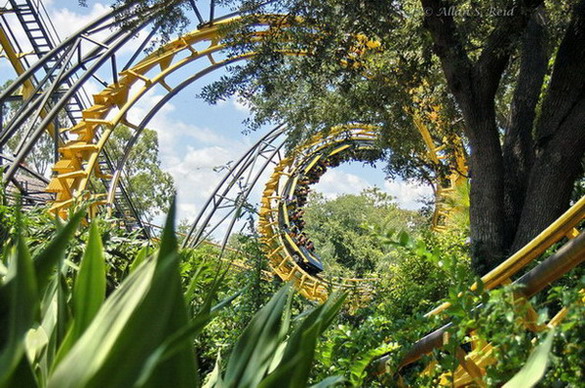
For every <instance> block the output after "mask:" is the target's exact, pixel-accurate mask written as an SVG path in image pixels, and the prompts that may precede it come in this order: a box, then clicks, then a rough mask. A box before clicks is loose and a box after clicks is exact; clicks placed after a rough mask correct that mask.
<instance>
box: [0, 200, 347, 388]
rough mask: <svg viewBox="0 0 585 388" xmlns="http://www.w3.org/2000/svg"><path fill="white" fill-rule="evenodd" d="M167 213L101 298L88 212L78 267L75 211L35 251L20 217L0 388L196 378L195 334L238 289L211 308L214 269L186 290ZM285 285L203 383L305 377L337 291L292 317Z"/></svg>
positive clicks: (99, 251) (300, 383)
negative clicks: (206, 282)
mask: <svg viewBox="0 0 585 388" xmlns="http://www.w3.org/2000/svg"><path fill="white" fill-rule="evenodd" d="M174 214H175V207H174V206H173V207H172V209H171V211H170V214H169V217H168V219H167V223H166V226H165V228H164V231H163V233H162V238H161V242H160V246H159V248H158V250H156V251H155V252H154V253H153V254H150V255H149V254H148V252H147V250H146V249H145V250H143V251H141V252H140V253H139V254H138V255H137V256H136V258H135V259H134V261H133V262H132V264H131V265H130V268H131V270H130V274H129V275H128V276H127V277H126V278H125V279H124V280H123V281H122V283H121V284H120V286H119V287H118V288H117V289H116V290H114V291H113V292H112V293H111V294H110V295H109V296H108V297H107V298H106V264H105V259H104V257H105V256H104V250H103V247H102V242H101V237H100V232H99V228H98V224H97V221H94V222H93V223H92V225H91V227H90V232H89V238H88V241H87V246H86V247H85V251H84V254H83V257H82V259H81V262H80V263H79V266H78V267H77V265H75V264H74V263H71V262H70V261H69V260H67V258H66V256H67V252H68V245H69V243H70V241H71V240H72V237H73V236H74V235H75V233H76V231H77V229H78V227H79V225H80V223H81V220H82V219H83V218H84V217H85V212H84V211H79V212H78V213H76V214H74V215H73V216H72V217H71V219H70V221H69V222H68V223H67V224H66V225H65V226H62V227H61V228H60V230H59V231H58V232H57V233H56V234H55V236H54V237H53V238H52V240H51V241H50V242H48V243H47V244H46V247H45V248H44V249H42V250H41V251H40V252H39V253H38V254H36V255H34V257H31V254H30V252H29V249H28V247H27V242H26V239H25V237H24V235H23V229H24V228H23V226H22V220H21V219H20V218H18V219H17V226H16V237H15V238H14V242H13V243H11V244H10V246H6V247H4V250H3V252H5V254H4V256H3V257H2V259H3V260H2V261H3V264H5V265H6V268H7V272H6V274H5V276H4V277H3V278H2V279H1V280H2V281H1V284H0V313H1V314H0V317H2V318H1V321H0V323H1V325H0V346H1V350H0V387H15V386H19V387H21V386H31V387H59V388H61V387H130V386H135V387H160V386H173V387H197V386H200V385H201V381H202V380H203V378H202V377H201V376H200V373H199V371H198V367H197V361H196V360H197V359H196V355H195V349H194V347H193V341H194V339H195V338H196V337H197V336H198V335H199V334H200V333H201V332H202V331H203V330H204V328H205V327H206V326H207V325H208V324H209V323H210V322H211V321H212V319H213V318H214V317H215V316H217V314H218V312H219V311H220V310H221V308H222V307H224V306H225V305H227V304H229V303H230V302H231V301H232V300H233V299H235V298H236V297H237V295H238V294H236V295H233V296H231V297H228V298H226V299H225V300H223V301H221V302H219V303H217V304H215V305H214V303H215V302H214V301H215V300H216V297H217V291H218V288H219V285H220V284H221V282H222V280H223V278H222V276H221V275H218V276H216V278H215V280H214V281H213V283H212V284H211V286H208V287H207V288H206V289H205V290H206V291H205V295H197V297H195V295H194V292H193V290H194V289H195V287H193V286H191V287H189V288H188V289H187V291H186V292H185V293H184V292H183V287H182V283H181V278H180V275H179V254H178V248H177V240H176V237H175V232H174V226H173V225H174V221H175V219H174ZM196 281H197V279H194V281H193V282H196ZM291 292H292V291H291V289H290V287H289V286H286V287H284V288H283V289H282V290H280V291H279V292H278V293H277V294H276V295H274V297H273V298H272V299H271V300H270V301H269V302H268V303H267V304H266V306H265V307H264V308H262V309H261V310H260V311H259V312H258V313H257V314H256V316H255V317H254V318H253V319H252V320H251V322H250V324H249V326H248V327H247V328H246V329H245V331H244V333H243V334H242V336H241V338H240V339H239V341H238V342H237V344H236V345H235V347H234V350H233V352H232V355H231V356H230V357H229V360H228V363H227V365H226V367H225V371H224V372H220V363H219V362H218V364H217V368H216V370H215V371H214V373H212V375H210V376H208V377H207V378H206V380H207V385H208V386H215V387H224V386H226V387H240V386H241V387H244V386H265V387H269V386H274V385H275V384H280V383H281V382H282V381H287V382H288V385H289V386H291V387H305V386H307V382H308V379H309V371H310V367H311V364H312V361H313V356H314V349H315V345H316V342H317V338H318V336H319V335H320V334H321V333H322V332H323V331H324V330H325V328H326V327H327V326H329V324H330V323H331V321H332V320H333V319H334V317H335V316H336V314H337V312H338V310H339V309H340V307H341V304H342V303H343V300H344V297H336V298H332V299H331V300H330V301H329V302H327V303H326V304H324V305H322V306H319V307H317V308H315V309H314V310H312V311H310V312H308V313H306V314H304V315H302V316H301V317H300V318H297V319H294V320H293V319H291V309H290V299H291V298H290V297H291ZM195 300H197V301H199V302H198V303H196V302H195V305H193V303H194V301H195ZM188 305H189V308H187V306H188ZM193 306H195V307H193ZM291 327H292V328H293V329H292V330H291ZM289 332H290V333H289ZM338 381H339V380H338V379H331V380H328V381H325V382H324V384H323V385H322V386H327V385H330V384H334V383H336V382H338Z"/></svg>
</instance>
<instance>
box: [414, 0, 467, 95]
mask: <svg viewBox="0 0 585 388" xmlns="http://www.w3.org/2000/svg"><path fill="white" fill-rule="evenodd" d="M421 3H422V6H423V8H424V11H425V25H426V28H427V29H428V30H429V31H430V33H431V37H432V38H433V43H434V51H435V53H436V54H437V55H438V56H439V58H440V59H441V63H442V66H443V71H444V72H445V76H446V78H447V82H448V83H449V86H450V88H451V91H452V92H453V94H455V95H457V94H460V93H469V91H470V87H471V84H472V79H471V69H472V65H471V61H470V59H469V57H468V55H467V52H466V51H465V47H464V43H463V41H462V40H461V37H460V35H459V32H458V31H457V25H456V24H455V21H454V20H453V16H452V15H450V14H449V13H446V12H443V10H445V9H449V8H450V6H451V5H450V3H449V2H448V1H443V0H421Z"/></svg>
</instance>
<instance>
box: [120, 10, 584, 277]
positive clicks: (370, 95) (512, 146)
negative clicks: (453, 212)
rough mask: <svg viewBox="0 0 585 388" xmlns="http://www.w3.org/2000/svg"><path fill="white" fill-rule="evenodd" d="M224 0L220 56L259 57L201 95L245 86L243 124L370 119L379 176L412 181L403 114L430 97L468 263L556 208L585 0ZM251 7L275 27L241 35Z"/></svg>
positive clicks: (573, 122) (517, 238)
mask: <svg viewBox="0 0 585 388" xmlns="http://www.w3.org/2000/svg"><path fill="white" fill-rule="evenodd" d="M122 2H124V3H125V2H127V1H122ZM146 3H148V4H151V3H152V4H153V3H156V1H148V2H146ZM225 3H228V4H230V5H234V6H239V7H242V8H243V9H245V10H253V12H249V13H248V15H249V16H248V18H247V21H246V22H243V23H241V25H240V26H239V28H237V29H236V30H235V32H234V33H232V34H228V36H227V38H226V44H228V45H232V46H233V47H234V48H233V49H232V54H233V55H237V54H240V53H242V52H249V51H251V50H253V51H255V52H257V53H258V55H257V56H256V57H254V58H253V59H252V60H250V61H248V63H247V64H245V65H238V66H233V67H232V69H231V70H232V71H231V74H230V76H227V77H224V78H223V79H222V80H220V81H219V82H216V83H214V84H213V85H211V86H210V87H208V88H207V89H206V90H204V92H203V96H204V97H206V98H207V99H208V100H209V101H212V102H214V101H217V100H218V99H222V98H225V97H227V96H229V95H234V94H238V95H240V96H243V97H245V98H248V99H249V100H250V101H251V103H252V110H253V112H254V117H253V118H252V119H251V120H250V121H249V123H250V125H251V127H252V128H257V127H259V126H260V125H261V124H263V123H265V122H268V121H286V122H287V124H288V125H289V126H290V128H292V130H291V132H292V135H293V137H294V138H296V139H299V138H304V137H305V136H307V133H311V132H314V131H318V130H324V129H326V128H328V127H330V126H331V125H336V124H342V123H347V122H355V121H360V122H367V123H374V124H377V125H380V126H381V127H382V132H383V135H384V138H385V142H386V143H385V146H386V147H387V148H389V149H390V150H391V152H390V153H388V155H389V157H388V161H389V162H390V164H389V166H388V172H389V174H391V175H401V176H405V177H410V178H412V177H417V178H420V179H423V178H424V177H425V176H427V175H428V169H427V168H426V167H427V166H426V165H425V163H424V160H423V161H421V159H420V158H419V157H418V156H417V155H420V154H421V150H423V149H424V145H423V143H422V141H420V137H419V135H418V133H417V132H416V130H415V129H414V126H413V123H412V117H411V116H410V115H409V114H407V113H408V111H409V110H410V108H412V107H415V108H418V105H419V103H418V100H419V96H413V94H412V91H413V90H421V92H422V94H423V97H424V98H426V97H428V96H430V97H431V100H432V101H434V103H435V104H436V105H438V106H440V107H441V110H440V114H441V115H442V116H444V120H441V121H442V122H446V123H458V124H453V125H450V126H449V128H443V130H444V131H447V132H449V131H451V132H454V133H458V134H460V135H462V136H463V138H464V141H465V145H466V148H467V150H468V151H469V154H470V155H469V164H470V175H471V191H470V196H471V198H470V230H471V231H470V234H471V240H472V255H473V258H474V265H475V268H476V270H477V271H478V272H479V273H485V272H486V271H488V270H489V269H491V268H493V267H494V266H495V265H497V264H498V263H499V262H501V261H502V260H503V259H504V257H506V256H507V255H509V254H511V253H513V252H514V251H516V250H517V249H519V248H520V247H521V246H523V245H524V244H525V243H527V242H528V241H529V240H530V239H531V238H533V237H534V236H535V235H536V234H537V233H539V232H540V231H541V230H543V229H544V228H545V227H546V226H548V225H549V224H550V223H551V222H552V221H553V220H555V219H556V218H557V217H558V216H559V215H560V214H561V213H562V212H563V211H564V210H565V209H566V208H567V207H568V205H569V203H570V198H571V194H572V191H573V189H574V183H575V182H576V181H577V180H578V179H579V178H580V177H581V176H582V174H583V165H582V162H583V155H584V153H585V136H584V135H583V125H582V123H583V118H584V117H583V116H584V115H585V93H584V90H585V71H584V70H585V69H584V67H585V39H584V38H585V36H584V35H585V23H584V19H585V0H578V1H572V2H569V1H560V2H559V1H550V0H492V1H489V2H479V1H476V0H420V1H419V0H402V1H384V2H382V1H366V0H360V1H357V0H356V1H342V0H325V1H322V0H321V1H315V0H308V1H300V0H278V1H271V2H260V1H253V0H252V1H249V0H232V1H229V0H228V1H226V2H225ZM261 13H279V14H281V15H283V16H282V19H281V20H280V21H279V22H278V23H276V24H278V25H280V26H285V27H284V28H275V29H272V30H270V32H271V33H269V34H266V38H265V39H263V40H261V41H258V40H254V41H249V40H248V41H247V40H246V39H245V37H246V32H251V31H254V29H255V28H256V27H254V26H253V25H254V22H255V21H256V20H257V17H256V16H254V15H256V14H261ZM163 17H164V16H163ZM363 37H365V39H363ZM368 42H379V43H381V46H380V48H379V49H374V48H373V47H374V46H375V45H368ZM291 51H298V52H303V53H308V54H310V55H302V56H287V55H285V54H284V52H291ZM441 137H442V135H440V136H438V138H441Z"/></svg>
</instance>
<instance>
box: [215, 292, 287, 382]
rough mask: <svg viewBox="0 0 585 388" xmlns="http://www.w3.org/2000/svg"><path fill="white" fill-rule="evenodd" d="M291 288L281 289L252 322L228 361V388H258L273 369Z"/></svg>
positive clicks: (226, 375)
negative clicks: (270, 367) (272, 360)
mask: <svg viewBox="0 0 585 388" xmlns="http://www.w3.org/2000/svg"><path fill="white" fill-rule="evenodd" d="M289 292H290V285H286V286H285V287H283V288H282V289H280V290H279V291H278V292H277V293H276V294H275V295H274V296H273V297H272V299H270V301H269V302H268V303H267V304H266V305H265V306H264V307H263V308H262V309H260V311H258V313H256V315H255V316H254V318H252V320H251V321H250V323H249V324H248V326H247V327H246V329H245V330H244V332H243V333H242V335H241V336H240V338H239V339H238V342H237V343H236V345H235V346H234V349H233V350H232V353H231V355H230V357H229V360H228V363H227V366H226V372H225V377H224V383H225V385H226V386H241V387H256V386H258V384H259V383H260V381H261V380H262V378H263V377H264V375H265V373H266V371H267V370H268V368H269V366H270V362H271V359H272V356H273V354H274V352H275V351H276V349H277V348H278V345H279V343H280V340H281V338H280V333H281V325H282V314H283V311H284V309H285V307H286V306H288V304H287V301H288V294H289Z"/></svg>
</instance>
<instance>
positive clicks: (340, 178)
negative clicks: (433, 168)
mask: <svg viewBox="0 0 585 388" xmlns="http://www.w3.org/2000/svg"><path fill="white" fill-rule="evenodd" d="M372 186H374V185H373V184H372V183H371V182H368V180H367V179H365V178H363V177H361V176H358V175H355V174H351V173H347V172H344V171H343V167H340V168H337V169H333V170H329V171H327V172H326V173H325V174H324V175H323V176H322V177H321V180H320V181H319V182H318V183H317V184H315V185H314V186H313V187H312V188H313V190H315V191H317V192H320V193H322V194H323V195H324V196H325V198H327V199H335V198H337V197H338V196H340V195H342V194H354V195H357V194H359V193H361V192H362V191H363V190H364V189H367V188H369V187H372ZM382 190H383V191H385V192H387V193H388V194H390V195H392V196H393V197H394V198H395V200H396V202H397V203H398V204H399V206H400V207H402V208H404V209H411V210H415V209H419V208H420V207H421V206H422V203H421V200H422V199H424V198H429V197H431V196H432V195H433V190H432V188H431V187H430V186H428V185H420V184H416V183H409V182H405V181H398V180H395V181H385V182H384V184H383V187H382Z"/></svg>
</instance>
